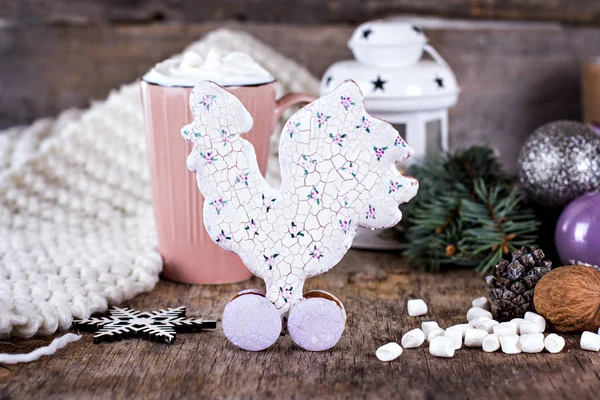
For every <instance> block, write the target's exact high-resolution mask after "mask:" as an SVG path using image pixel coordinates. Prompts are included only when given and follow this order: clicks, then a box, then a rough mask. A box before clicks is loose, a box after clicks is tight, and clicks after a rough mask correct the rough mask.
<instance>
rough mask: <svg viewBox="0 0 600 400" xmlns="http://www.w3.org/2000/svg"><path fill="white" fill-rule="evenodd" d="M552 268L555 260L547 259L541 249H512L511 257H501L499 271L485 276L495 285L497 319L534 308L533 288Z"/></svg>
mask: <svg viewBox="0 0 600 400" xmlns="http://www.w3.org/2000/svg"><path fill="white" fill-rule="evenodd" d="M551 269H552V262H551V261H549V260H545V259H544V252H543V251H542V250H541V249H529V248H526V247H523V248H521V250H515V251H514V252H513V253H512V261H510V262H508V261H507V260H504V259H502V260H500V263H499V264H498V265H496V274H495V275H493V276H492V275H490V276H488V277H487V278H486V281H487V284H488V286H489V287H490V288H491V289H492V290H491V291H490V292H489V293H488V296H489V297H490V300H491V301H492V314H493V315H494V318H495V319H496V320H498V321H509V320H511V319H513V318H523V316H524V315H525V313H526V312H527V311H534V308H533V292H534V290H535V285H536V284H537V283H538V281H539V280H540V278H541V277H542V276H544V275H545V274H546V273H548V272H550V270H551Z"/></svg>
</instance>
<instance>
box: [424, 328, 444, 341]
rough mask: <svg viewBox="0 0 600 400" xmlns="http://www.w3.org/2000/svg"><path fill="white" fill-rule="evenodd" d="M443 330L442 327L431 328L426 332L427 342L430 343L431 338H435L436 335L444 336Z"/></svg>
mask: <svg viewBox="0 0 600 400" xmlns="http://www.w3.org/2000/svg"><path fill="white" fill-rule="evenodd" d="M444 332H445V331H444V330H443V329H442V328H433V329H432V330H430V331H429V333H428V334H427V342H429V343H431V341H432V340H433V339H435V338H436V337H438V336H444Z"/></svg>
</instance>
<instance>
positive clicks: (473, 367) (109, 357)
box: [0, 251, 600, 400]
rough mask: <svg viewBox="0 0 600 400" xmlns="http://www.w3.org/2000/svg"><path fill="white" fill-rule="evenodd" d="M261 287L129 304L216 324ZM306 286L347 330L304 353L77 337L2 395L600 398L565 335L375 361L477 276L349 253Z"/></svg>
mask: <svg viewBox="0 0 600 400" xmlns="http://www.w3.org/2000/svg"><path fill="white" fill-rule="evenodd" d="M260 285H261V282H260V281H259V280H257V279H253V280H251V281H249V282H245V283H241V284H235V285H223V286H190V285H182V284H176V283H171V282H166V281H161V282H160V283H159V284H158V286H157V287H156V289H155V290H154V291H152V292H151V293H148V294H144V295H141V296H138V297H137V298H135V299H133V300H132V301H130V302H129V303H128V305H129V306H131V307H134V308H138V309H141V310H151V309H156V308H163V307H169V306H171V307H175V306H180V305H185V306H187V307H188V315H191V316H194V315H202V316H205V317H214V318H218V317H220V314H221V312H222V309H223V307H224V305H225V303H226V301H227V299H228V298H229V297H230V296H231V295H232V294H233V293H235V292H236V291H238V290H240V289H244V288H250V287H260ZM306 289H307V290H310V289H323V290H327V291H330V292H331V293H333V294H335V295H337V296H338V297H339V298H340V299H341V300H342V302H343V303H344V304H345V306H346V309H347V311H348V323H347V327H346V331H345V333H344V335H343V336H342V339H341V341H340V343H338V345H337V346H336V347H334V348H333V349H331V350H329V351H326V352H322V353H310V352H306V351H303V350H301V349H299V348H298V347H296V346H295V345H294V344H293V343H292V342H291V340H290V338H289V337H283V338H280V340H279V341H278V342H277V343H276V344H275V345H274V346H273V347H271V348H270V349H268V350H266V351H263V352H260V353H249V352H245V351H242V350H239V349H237V348H234V347H233V346H232V345H231V344H229V343H228V342H227V340H226V339H225V337H224V335H223V332H222V329H221V327H220V324H219V326H218V328H217V330H216V331H213V332H202V333H197V334H179V335H178V337H177V340H176V341H175V343H174V344H173V345H171V346H169V345H165V344H158V343H152V342H147V341H144V340H138V339H131V340H126V341H122V342H117V343H104V344H99V345H95V344H93V343H92V335H91V334H89V333H84V338H83V339H82V340H81V341H79V342H76V343H73V344H70V345H69V346H68V347H67V348H65V349H63V350H60V351H59V352H58V353H57V354H56V355H54V356H51V357H44V358H43V359H41V360H39V361H37V362H32V363H29V364H17V365H14V366H11V370H6V369H1V368H0V398H1V399H6V400H8V399H48V400H49V399H83V398H85V399H88V398H94V399H95V398H98V399H132V398H147V399H177V398H194V399H196V398H209V399H212V398H215V399H229V398H233V399H265V398H267V399H329V398H332V399H333V398H340V399H342V398H347V399H363V398H364V399H391V398H403V399H434V398H435V399H508V398H510V399H558V398H565V399H597V398H598V397H597V396H598V391H599V389H600V373H599V372H598V371H600V356H598V353H593V352H586V351H583V350H580V349H579V345H578V339H579V337H578V335H568V336H566V338H567V346H566V348H565V350H563V352H562V353H560V354H548V353H540V354H519V355H506V354H503V353H490V354H488V353H484V352H483V351H482V350H481V349H461V350H459V351H457V352H456V355H455V357H454V358H452V359H441V358H436V357H433V356H431V355H430V354H429V352H428V349H427V347H426V346H422V347H421V348H419V349H406V350H405V351H404V354H402V356H401V357H400V358H399V359H397V360H395V361H393V362H390V363H382V362H380V361H378V360H377V358H376V357H375V354H374V353H375V350H376V349H377V347H379V346H381V345H383V344H385V343H387V342H389V341H400V339H401V336H402V334H403V333H404V332H406V331H408V330H410V329H412V328H415V327H417V326H419V325H420V322H421V320H436V321H438V322H439V324H440V325H441V326H442V327H447V326H449V325H452V324H457V323H462V322H464V320H465V313H466V310H467V309H468V308H469V307H470V304H471V300H472V299H473V298H474V297H478V296H481V295H483V294H484V293H485V283H484V280H483V278H482V277H481V276H478V275H476V274H475V273H474V272H472V271H468V270H457V271H452V272H446V273H440V274H425V273H419V272H414V271H412V270H410V269H408V268H407V267H406V266H404V265H403V262H402V260H401V259H400V258H399V256H397V255H395V254H389V253H374V252H363V251H350V252H349V253H348V254H347V255H346V257H345V258H344V259H343V260H342V262H341V263H340V264H339V265H338V266H337V267H336V268H334V269H333V270H332V271H330V272H328V273H326V274H324V275H321V276H319V277H317V278H314V279H312V280H310V281H309V282H308V283H307V288H306ZM410 298H423V299H425V300H426V301H427V303H428V305H429V308H430V312H429V314H428V315H427V316H426V317H418V318H414V317H409V316H408V315H407V313H406V307H405V306H406V301H407V300H408V299H410ZM49 340H50V338H48V339H40V340H13V341H12V345H7V344H0V352H28V351H31V350H33V349H34V348H36V347H39V346H41V345H44V344H47V343H48V342H49ZM14 346H18V347H14Z"/></svg>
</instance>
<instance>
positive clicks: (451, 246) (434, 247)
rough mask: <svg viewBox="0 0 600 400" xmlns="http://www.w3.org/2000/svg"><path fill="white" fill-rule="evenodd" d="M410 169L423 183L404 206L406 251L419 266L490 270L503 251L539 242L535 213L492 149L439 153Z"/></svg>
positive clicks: (432, 269) (504, 252) (506, 251)
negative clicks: (524, 207) (528, 208)
mask: <svg viewBox="0 0 600 400" xmlns="http://www.w3.org/2000/svg"><path fill="white" fill-rule="evenodd" d="M408 172H409V173H410V174H411V175H413V176H415V177H416V178H417V179H418V180H419V185H420V187H419V193H418V194H417V196H416V198H415V199H414V200H412V201H411V202H410V203H408V207H405V208H404V209H403V211H404V213H405V215H406V216H407V217H406V219H405V221H407V222H405V223H404V225H403V229H404V232H405V240H406V242H405V245H404V246H403V247H404V255H405V256H407V257H408V259H409V260H411V261H412V262H413V263H414V264H419V265H420V266H421V267H422V268H423V269H425V270H429V271H435V270H438V269H439V268H441V267H442V266H446V265H455V266H467V267H473V268H475V269H476V270H478V271H480V272H482V273H485V272H487V271H489V270H490V269H491V268H492V267H493V266H494V265H496V264H497V263H498V261H499V260H500V258H501V257H502V255H503V254H506V253H510V252H511V251H512V250H514V249H515V248H520V247H522V246H532V245H534V243H535V240H536V229H537V226H538V223H537V221H536V220H535V216H534V214H533V213H532V212H531V211H530V210H525V209H523V208H522V206H521V197H520V195H519V191H518V189H517V188H516V187H515V186H514V185H512V184H510V182H509V181H508V180H507V178H506V176H505V174H504V172H503V171H502V168H501V166H500V163H499V161H498V159H497V157H496V156H495V155H494V153H493V151H492V150H491V149H489V148H486V147H471V148H468V149H465V150H460V151H457V152H456V153H455V154H454V155H439V156H435V157H432V158H429V159H426V160H425V161H424V162H423V163H422V164H417V165H414V166H412V167H411V168H410V169H409V171H408Z"/></svg>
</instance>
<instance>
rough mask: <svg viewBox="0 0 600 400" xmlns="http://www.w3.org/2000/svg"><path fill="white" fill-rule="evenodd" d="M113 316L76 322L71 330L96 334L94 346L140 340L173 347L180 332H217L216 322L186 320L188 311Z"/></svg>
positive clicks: (114, 312) (121, 311) (123, 311)
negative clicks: (119, 341) (95, 344)
mask: <svg viewBox="0 0 600 400" xmlns="http://www.w3.org/2000/svg"><path fill="white" fill-rule="evenodd" d="M109 312H110V316H108V317H99V318H90V319H80V320H75V321H73V326H72V329H81V330H85V331H92V332H96V331H97V332H96V334H95V335H94V343H100V342H111V341H115V340H122V339H127V338H130V337H140V338H143V339H148V340H152V341H154V342H165V343H167V344H172V343H173V342H174V341H175V337H176V335H177V332H200V331H201V330H203V329H215V328H216V327H217V322H216V321H208V320H204V319H202V318H199V319H198V318H186V317H185V307H177V308H168V309H166V310H157V311H148V312H140V311H137V310H132V309H131V308H117V307H115V308H112V309H110V311H109Z"/></svg>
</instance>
